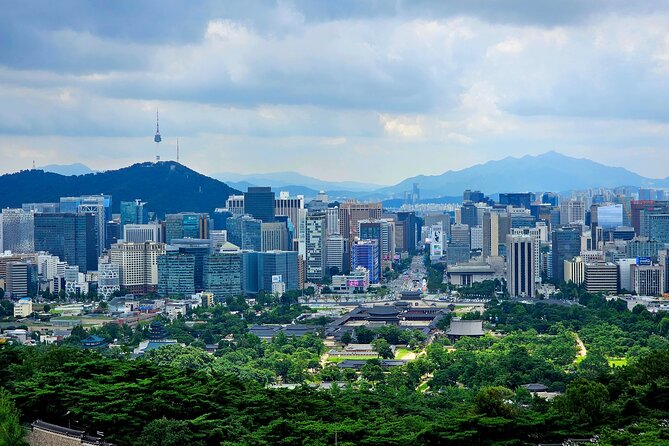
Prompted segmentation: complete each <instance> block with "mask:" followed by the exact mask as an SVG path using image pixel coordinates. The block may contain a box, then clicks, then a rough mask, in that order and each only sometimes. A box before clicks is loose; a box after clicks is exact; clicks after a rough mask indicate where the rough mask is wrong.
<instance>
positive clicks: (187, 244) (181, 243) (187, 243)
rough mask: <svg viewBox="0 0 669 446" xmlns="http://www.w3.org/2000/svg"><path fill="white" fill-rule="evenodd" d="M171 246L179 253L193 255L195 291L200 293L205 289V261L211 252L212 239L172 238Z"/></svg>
mask: <svg viewBox="0 0 669 446" xmlns="http://www.w3.org/2000/svg"><path fill="white" fill-rule="evenodd" d="M170 247H171V248H173V249H178V250H179V253H181V254H188V255H192V256H193V262H194V263H193V265H194V270H193V271H194V272H193V274H194V276H193V277H194V278H193V280H194V282H193V283H194V286H195V292H196V293H199V292H200V291H205V289H204V262H205V258H206V257H207V256H208V255H210V254H211V239H191V238H181V239H176V238H175V239H172V243H171V244H170ZM207 291H210V290H207Z"/></svg>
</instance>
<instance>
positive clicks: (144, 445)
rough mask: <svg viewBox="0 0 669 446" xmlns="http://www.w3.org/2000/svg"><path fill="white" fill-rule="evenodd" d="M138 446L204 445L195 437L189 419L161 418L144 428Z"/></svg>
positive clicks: (137, 442)
mask: <svg viewBox="0 0 669 446" xmlns="http://www.w3.org/2000/svg"><path fill="white" fill-rule="evenodd" d="M135 444H136V445H137V446H182V445H186V444H187V445H195V446H198V445H202V444H204V443H202V442H201V441H197V440H196V439H195V435H194V434H193V432H192V431H191V430H190V428H189V426H188V422H187V421H181V420H170V419H167V418H161V419H158V420H153V421H151V422H150V423H149V424H147V425H146V427H145V428H144V430H142V435H141V436H140V437H139V438H138V439H137V441H136V442H135Z"/></svg>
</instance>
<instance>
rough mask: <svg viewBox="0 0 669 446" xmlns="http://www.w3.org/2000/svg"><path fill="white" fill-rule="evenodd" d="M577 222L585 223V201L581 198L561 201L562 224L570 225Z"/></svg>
mask: <svg viewBox="0 0 669 446" xmlns="http://www.w3.org/2000/svg"><path fill="white" fill-rule="evenodd" d="M575 223H580V224H583V223H585V203H584V202H582V201H580V200H569V201H567V202H562V203H560V224H561V225H570V224H575Z"/></svg>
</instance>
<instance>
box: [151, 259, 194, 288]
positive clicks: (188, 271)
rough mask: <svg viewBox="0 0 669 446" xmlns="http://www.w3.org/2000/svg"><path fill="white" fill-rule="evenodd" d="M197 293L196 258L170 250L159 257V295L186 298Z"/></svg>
mask: <svg viewBox="0 0 669 446" xmlns="http://www.w3.org/2000/svg"><path fill="white" fill-rule="evenodd" d="M194 293H195V256H193V255H192V254H183V253H180V252H179V250H178V249H168V250H167V251H166V252H165V254H163V255H160V256H158V294H159V295H160V296H186V295H190V294H194Z"/></svg>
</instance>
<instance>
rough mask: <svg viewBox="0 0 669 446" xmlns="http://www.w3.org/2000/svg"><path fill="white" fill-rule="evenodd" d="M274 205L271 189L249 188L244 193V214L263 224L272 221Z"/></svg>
mask: <svg viewBox="0 0 669 446" xmlns="http://www.w3.org/2000/svg"><path fill="white" fill-rule="evenodd" d="M275 205H276V203H275V199H274V192H272V188H271V187H249V188H248V191H247V192H245V193H244V213H245V214H249V215H251V216H252V217H253V218H257V219H258V220H261V221H262V222H263V223H268V222H272V221H274V215H275V214H274V212H275Z"/></svg>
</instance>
